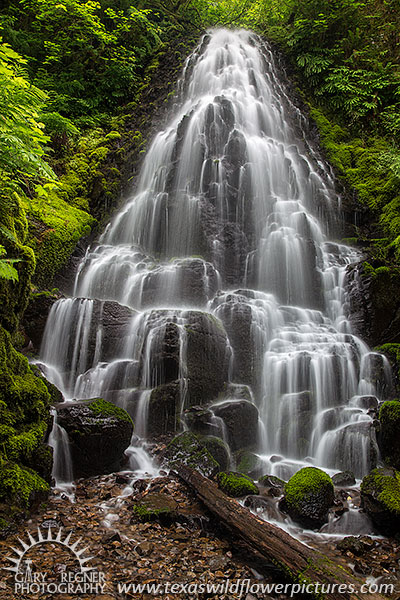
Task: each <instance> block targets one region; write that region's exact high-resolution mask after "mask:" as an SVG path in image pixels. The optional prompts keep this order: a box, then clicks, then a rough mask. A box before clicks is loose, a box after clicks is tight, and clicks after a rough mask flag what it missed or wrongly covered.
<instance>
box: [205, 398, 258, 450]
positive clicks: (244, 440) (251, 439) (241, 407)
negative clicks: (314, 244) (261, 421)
mask: <svg viewBox="0 0 400 600" xmlns="http://www.w3.org/2000/svg"><path fill="white" fill-rule="evenodd" d="M211 408H212V411H213V412H214V414H215V415H216V416H217V417H220V418H221V419H222V420H223V421H224V423H225V426H226V429H227V433H228V443H229V447H230V448H231V450H232V451H235V450H240V449H245V448H251V447H252V446H255V445H256V443H257V433H258V409H257V407H256V406H255V405H254V404H252V403H251V402H249V401H247V400H227V401H226V402H223V403H222V404H219V405H216V406H212V407H211Z"/></svg>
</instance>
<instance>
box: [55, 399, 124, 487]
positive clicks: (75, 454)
mask: <svg viewBox="0 0 400 600" xmlns="http://www.w3.org/2000/svg"><path fill="white" fill-rule="evenodd" d="M57 414H58V422H59V424H60V425H61V427H63V428H64V429H65V430H66V432H67V434H68V437H69V441H70V449H71V455H72V462H73V469H74V475H75V477H76V478H79V477H90V476H92V475H100V474H104V473H112V472H113V471H118V470H119V469H120V467H121V466H122V464H123V462H124V451H125V450H126V448H127V447H128V446H129V444H130V441H131V437H132V433H133V423H132V420H131V418H130V417H129V415H128V413H126V412H125V411H124V410H123V409H121V408H118V407H116V406H115V405H114V404H111V402H106V401H105V400H102V399H97V398H95V399H92V400H87V401H79V402H68V403H65V404H62V405H59V406H58V407H57Z"/></svg>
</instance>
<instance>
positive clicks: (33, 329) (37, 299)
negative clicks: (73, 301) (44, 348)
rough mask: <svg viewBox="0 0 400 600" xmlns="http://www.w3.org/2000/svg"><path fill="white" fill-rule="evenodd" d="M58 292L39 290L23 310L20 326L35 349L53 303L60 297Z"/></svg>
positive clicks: (37, 347) (37, 349) (38, 346)
mask: <svg viewBox="0 0 400 600" xmlns="http://www.w3.org/2000/svg"><path fill="white" fill-rule="evenodd" d="M61 297H62V296H61V294H59V293H58V292H56V293H50V292H41V293H38V294H34V295H33V296H32V297H31V298H30V300H29V304H28V306H27V308H26V310H25V312H24V316H23V319H22V326H23V328H24V331H25V333H26V335H27V336H28V338H29V339H30V340H31V342H32V344H33V349H34V350H35V351H37V352H38V351H39V350H40V345H41V343H42V338H43V333H44V330H45V327H46V321H47V317H48V315H49V312H50V310H51V307H52V306H53V304H55V303H56V302H57V301H58V300H60V298H61Z"/></svg>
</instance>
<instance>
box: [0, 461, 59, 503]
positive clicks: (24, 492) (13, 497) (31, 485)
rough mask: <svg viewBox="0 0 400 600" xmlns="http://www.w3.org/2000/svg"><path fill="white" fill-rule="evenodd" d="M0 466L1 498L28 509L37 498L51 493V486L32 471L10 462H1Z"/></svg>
mask: <svg viewBox="0 0 400 600" xmlns="http://www.w3.org/2000/svg"><path fill="white" fill-rule="evenodd" d="M0 466H1V469H0V498H7V499H9V500H10V501H11V502H12V503H15V504H16V505H18V506H22V507H24V508H28V507H29V505H30V503H31V502H32V501H34V500H35V496H37V495H38V494H39V495H40V496H43V495H44V494H46V493H48V492H49V490H50V488H49V485H48V484H47V483H46V482H45V481H43V479H42V478H41V477H40V476H39V475H38V474H37V473H35V471H33V470H32V469H28V468H25V467H20V466H19V465H18V464H16V463H12V462H9V461H1V463H0Z"/></svg>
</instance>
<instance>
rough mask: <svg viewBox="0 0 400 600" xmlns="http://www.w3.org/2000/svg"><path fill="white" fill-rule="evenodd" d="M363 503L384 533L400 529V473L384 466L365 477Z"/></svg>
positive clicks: (362, 486)
mask: <svg viewBox="0 0 400 600" xmlns="http://www.w3.org/2000/svg"><path fill="white" fill-rule="evenodd" d="M361 505H362V506H363V508H364V510H365V512H366V513H367V514H368V515H369V516H370V517H371V519H372V521H373V523H374V524H375V525H376V527H377V529H378V530H379V531H380V532H382V533H383V534H384V535H389V536H391V535H394V534H395V533H397V532H398V531H400V473H399V472H398V471H395V469H391V468H382V469H374V470H373V471H372V472H371V473H370V474H369V475H367V476H366V477H364V479H363V481H362V484H361Z"/></svg>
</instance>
